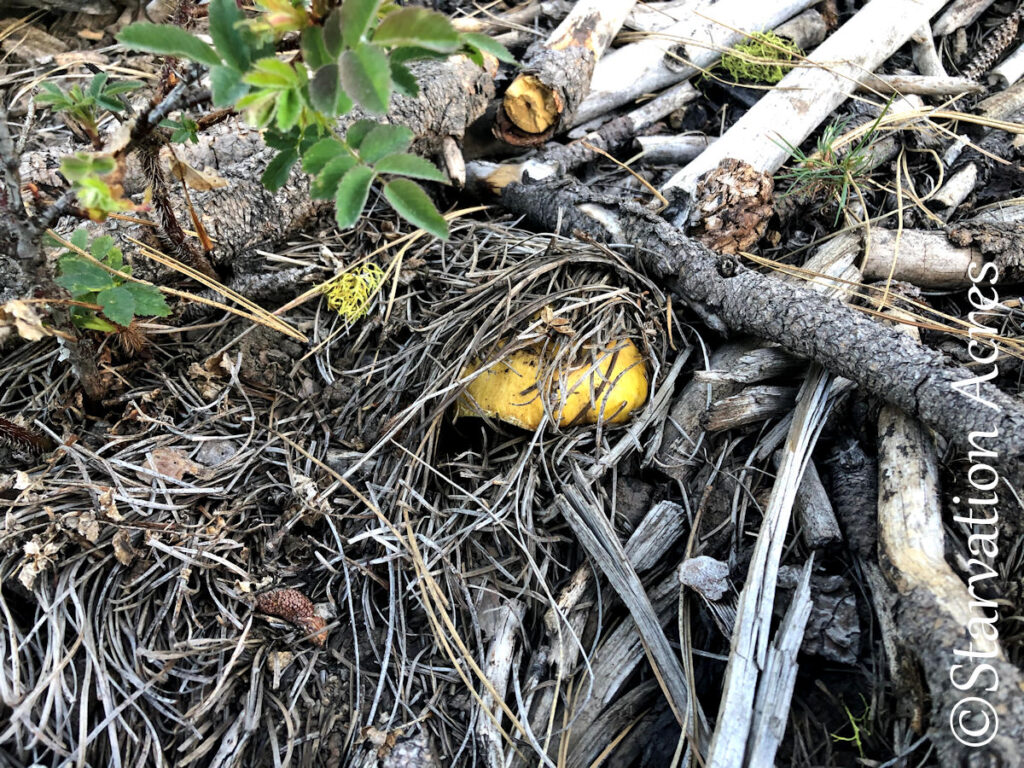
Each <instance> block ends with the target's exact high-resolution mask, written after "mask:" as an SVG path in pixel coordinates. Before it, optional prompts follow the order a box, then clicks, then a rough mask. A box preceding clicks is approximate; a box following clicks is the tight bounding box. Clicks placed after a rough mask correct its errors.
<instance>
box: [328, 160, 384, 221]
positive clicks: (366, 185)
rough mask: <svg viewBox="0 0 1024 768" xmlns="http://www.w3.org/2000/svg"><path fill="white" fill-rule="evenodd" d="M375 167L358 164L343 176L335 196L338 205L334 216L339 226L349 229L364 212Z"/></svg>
mask: <svg viewBox="0 0 1024 768" xmlns="http://www.w3.org/2000/svg"><path fill="white" fill-rule="evenodd" d="M373 175H374V174H373V169H372V168H367V167H366V166H365V165H357V166H355V167H354V168H352V169H351V170H350V171H349V172H348V173H346V174H345V175H344V176H343V177H342V178H341V183H340V184H339V185H338V191H337V193H336V194H335V196H334V204H335V206H336V209H335V212H334V218H335V220H337V222H338V226H339V227H341V228H342V229H347V228H348V227H351V226H352V225H353V224H355V223H356V220H357V219H358V218H359V214H360V213H362V212H363V206H365V205H366V198H367V197H369V196H370V183H371V182H372V181H373Z"/></svg>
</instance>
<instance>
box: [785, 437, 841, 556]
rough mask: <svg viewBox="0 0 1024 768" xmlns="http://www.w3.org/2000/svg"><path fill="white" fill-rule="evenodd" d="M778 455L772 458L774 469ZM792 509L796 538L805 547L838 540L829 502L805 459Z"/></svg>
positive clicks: (837, 524)
mask: <svg viewBox="0 0 1024 768" xmlns="http://www.w3.org/2000/svg"><path fill="white" fill-rule="evenodd" d="M780 458H781V454H780V453H778V452H777V453H776V454H775V455H774V456H773V457H772V459H773V464H774V466H775V467H776V469H777V468H778V466H779V460H780ZM794 509H795V511H796V519H797V523H798V527H799V531H800V537H801V538H802V539H803V540H804V543H805V544H806V545H807V547H808V549H820V548H822V547H825V546H827V545H829V544H834V543H835V542H837V541H841V540H842V538H843V535H842V532H841V531H840V530H839V523H838V522H837V521H836V515H835V512H834V511H833V510H832V502H831V501H830V500H829V498H828V492H827V491H826V490H825V486H824V485H823V484H822V482H821V476H820V475H819V474H818V470H817V467H815V465H814V462H813V461H809V462H807V468H806V469H804V476H803V479H802V480H801V481H800V487H799V488H797V491H796V503H795V504H794Z"/></svg>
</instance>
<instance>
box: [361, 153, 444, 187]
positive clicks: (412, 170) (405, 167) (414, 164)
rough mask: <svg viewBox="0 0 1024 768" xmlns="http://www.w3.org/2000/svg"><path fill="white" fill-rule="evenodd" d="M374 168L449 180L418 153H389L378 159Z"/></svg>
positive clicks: (387, 171) (413, 175)
mask: <svg viewBox="0 0 1024 768" xmlns="http://www.w3.org/2000/svg"><path fill="white" fill-rule="evenodd" d="M373 169H374V170H375V171H377V173H397V174H398V175H399V176H409V177H411V178H413V179H424V180H425V181H440V182H446V181H448V179H447V178H446V177H445V175H444V174H443V173H441V171H439V170H438V169H437V167H436V166H435V165H434V164H433V163H432V162H430V161H429V160H424V159H423V158H422V157H419V156H418V155H407V154H396V155H388V156H387V157H382V158H381V159H380V160H378V161H377V163H376V164H375V165H374V166H373Z"/></svg>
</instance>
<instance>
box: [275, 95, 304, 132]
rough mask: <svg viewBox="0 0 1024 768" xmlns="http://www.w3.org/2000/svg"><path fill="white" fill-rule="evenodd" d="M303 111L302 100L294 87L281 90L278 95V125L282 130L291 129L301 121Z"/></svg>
mask: <svg viewBox="0 0 1024 768" xmlns="http://www.w3.org/2000/svg"><path fill="white" fill-rule="evenodd" d="M301 112H302V100H301V99H300V98H299V92H298V91H296V90H295V89H294V88H291V89H289V90H287V91H281V95H280V96H278V97H277V127H278V130H281V131H290V130H291V129H292V128H293V127H294V126H295V124H296V123H298V122H299V114H300V113H301Z"/></svg>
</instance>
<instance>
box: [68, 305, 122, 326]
mask: <svg viewBox="0 0 1024 768" xmlns="http://www.w3.org/2000/svg"><path fill="white" fill-rule="evenodd" d="M89 303H90V304H92V303H93V302H89ZM75 309H76V310H82V308H81V307H75ZM71 322H73V323H74V324H75V325H77V326H78V327H79V328H84V329H86V330H88V331H99V332H100V333H112V332H114V331H116V330H117V326H116V325H113V324H111V323H108V322H107V321H106V320H104V319H103V318H102V317H97V316H96V314H95V313H93V312H89V311H88V310H85V311H80V312H76V313H74V314H72V316H71Z"/></svg>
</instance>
